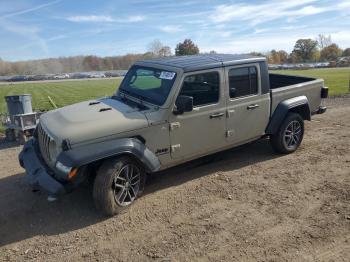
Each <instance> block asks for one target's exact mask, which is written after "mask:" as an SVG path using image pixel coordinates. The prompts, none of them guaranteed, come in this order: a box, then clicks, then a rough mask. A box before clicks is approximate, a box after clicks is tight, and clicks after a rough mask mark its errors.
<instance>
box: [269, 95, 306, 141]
mask: <svg viewBox="0 0 350 262" xmlns="http://www.w3.org/2000/svg"><path fill="white" fill-rule="evenodd" d="M288 112H295V113H298V114H299V115H300V116H301V117H302V118H303V119H304V120H311V113H310V107H309V101H308V99H307V97H306V96H298V97H293V98H291V99H287V100H284V101H282V102H281V103H279V104H278V106H277V107H276V109H275V111H274V112H273V115H272V117H271V119H270V123H269V125H268V126H267V128H266V131H265V133H266V134H270V135H271V134H275V133H276V132H277V131H278V128H279V127H280V125H281V124H282V121H283V120H284V118H285V117H286V116H287V114H288Z"/></svg>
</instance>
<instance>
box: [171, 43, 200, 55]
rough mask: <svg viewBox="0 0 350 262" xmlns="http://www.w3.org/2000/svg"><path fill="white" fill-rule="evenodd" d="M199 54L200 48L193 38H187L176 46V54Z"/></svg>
mask: <svg viewBox="0 0 350 262" xmlns="http://www.w3.org/2000/svg"><path fill="white" fill-rule="evenodd" d="M197 54H199V48H198V46H197V45H195V44H194V43H193V42H192V40H191V39H185V40H184V41H183V42H182V43H178V44H177V46H176V48H175V55H176V56H182V55H197Z"/></svg>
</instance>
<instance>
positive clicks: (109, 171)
mask: <svg viewBox="0 0 350 262" xmlns="http://www.w3.org/2000/svg"><path fill="white" fill-rule="evenodd" d="M145 179H146V174H145V171H144V169H143V167H142V166H141V165H140V164H139V163H138V162H137V161H135V160H134V159H132V158H130V157H128V156H122V157H118V158H113V159H109V160H107V161H106V162H104V163H103V164H102V166H101V167H100V169H99V170H98V172H97V175H96V178H95V182H94V188H93V198H94V202H95V206H96V208H97V209H98V210H99V211H101V212H102V213H103V214H105V215H108V216H113V215H116V214H118V213H120V212H122V211H123V210H124V209H126V208H127V207H128V206H130V205H131V204H132V203H133V202H134V201H135V200H136V198H137V197H138V196H140V195H141V194H142V192H143V189H144V185H145Z"/></svg>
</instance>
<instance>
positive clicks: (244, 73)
mask: <svg viewBox="0 0 350 262" xmlns="http://www.w3.org/2000/svg"><path fill="white" fill-rule="evenodd" d="M228 77H229V87H230V97H231V98H235V97H241V96H249V95H254V94H257V93H258V73H257V71H256V67H255V66H251V67H241V68H233V69H231V70H230V71H229V73H228Z"/></svg>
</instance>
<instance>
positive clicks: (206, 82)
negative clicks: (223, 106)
mask: <svg viewBox="0 0 350 262" xmlns="http://www.w3.org/2000/svg"><path fill="white" fill-rule="evenodd" d="M219 88H220V77H219V73H218V72H209V73H203V74H196V75H190V76H187V77H186V78H185V80H184V82H183V85H182V88H181V92H180V95H185V96H191V97H193V106H203V105H209V104H215V103H217V102H218V101H219Z"/></svg>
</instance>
